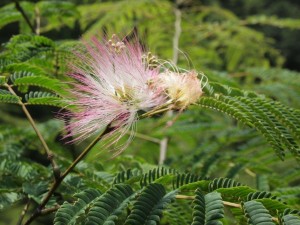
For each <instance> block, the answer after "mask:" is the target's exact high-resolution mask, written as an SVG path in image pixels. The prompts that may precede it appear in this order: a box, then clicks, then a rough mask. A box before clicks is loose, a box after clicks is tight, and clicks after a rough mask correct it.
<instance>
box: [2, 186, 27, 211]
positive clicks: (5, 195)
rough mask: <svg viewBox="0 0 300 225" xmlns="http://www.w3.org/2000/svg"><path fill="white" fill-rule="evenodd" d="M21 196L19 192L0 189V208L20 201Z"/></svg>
mask: <svg viewBox="0 0 300 225" xmlns="http://www.w3.org/2000/svg"><path fill="white" fill-rule="evenodd" d="M23 197H24V196H23V195H22V194H20V193H17V192H14V191H11V190H7V189H0V210H3V209H4V208H7V207H11V206H12V204H14V203H16V202H17V201H20V200H21V199H22V198H23Z"/></svg>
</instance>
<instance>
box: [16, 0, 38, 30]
mask: <svg viewBox="0 0 300 225" xmlns="http://www.w3.org/2000/svg"><path fill="white" fill-rule="evenodd" d="M15 7H16V9H17V10H18V11H19V12H20V13H21V15H22V16H23V18H24V20H25V21H26V23H27V24H28V26H29V27H30V29H31V31H32V33H35V32H36V30H35V29H34V27H33V25H32V23H31V22H30V20H29V18H28V16H27V15H26V13H25V11H24V9H23V8H22V6H21V5H20V3H19V2H18V1H17V0H15Z"/></svg>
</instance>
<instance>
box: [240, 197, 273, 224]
mask: <svg viewBox="0 0 300 225" xmlns="http://www.w3.org/2000/svg"><path fill="white" fill-rule="evenodd" d="M243 208H244V211H245V215H246V216H247V217H248V222H249V224H253V225H262V224H264V225H275V223H274V222H273V221H272V217H271V216H270V214H269V212H268V210H267V209H266V208H265V207H264V205H263V204H262V203H260V202H255V201H249V202H245V203H244V204H243Z"/></svg>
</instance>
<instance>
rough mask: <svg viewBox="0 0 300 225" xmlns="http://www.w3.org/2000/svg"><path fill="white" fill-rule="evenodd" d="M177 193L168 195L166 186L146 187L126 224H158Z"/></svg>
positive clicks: (151, 185)
mask: <svg viewBox="0 0 300 225" xmlns="http://www.w3.org/2000/svg"><path fill="white" fill-rule="evenodd" d="M176 192H177V191H172V192H169V193H166V191H165V188H164V186H163V185H161V184H150V185H149V186H147V187H145V189H144V190H143V191H142V192H141V194H140V196H139V197H138V198H137V200H136V202H135V203H134V205H133V208H132V211H131V213H130V214H129V216H128V218H127V219H126V221H125V224H126V225H140V224H153V225H154V224H158V223H159V221H160V218H161V216H162V210H163V209H165V208H166V207H167V205H168V204H169V203H170V202H171V201H173V200H174V199H175V195H176Z"/></svg>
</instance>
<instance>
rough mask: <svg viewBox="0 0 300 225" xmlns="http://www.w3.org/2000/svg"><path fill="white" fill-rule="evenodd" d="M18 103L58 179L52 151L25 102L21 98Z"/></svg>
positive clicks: (58, 171)
mask: <svg viewBox="0 0 300 225" xmlns="http://www.w3.org/2000/svg"><path fill="white" fill-rule="evenodd" d="M4 86H5V87H6V88H7V89H8V90H9V92H10V93H11V94H13V95H14V96H18V95H17V94H16V93H15V91H14V90H13V89H12V87H11V86H10V85H8V84H5V85H4ZM18 104H19V105H20V106H21V107H22V110H23V112H24V114H25V115H26V117H27V119H28V121H29V123H30V124H31V126H32V128H33V129H34V131H35V133H36V135H37V136H38V138H39V140H40V141H41V143H42V146H43V148H44V149H45V151H46V154H47V156H48V159H49V161H50V163H51V166H52V170H53V175H54V178H55V179H58V178H59V177H60V169H59V167H58V165H57V163H56V162H55V160H54V154H53V152H52V151H51V150H50V149H49V147H48V145H47V143H46V141H45V139H44V138H43V136H42V134H41V132H40V131H39V130H38V128H37V126H36V124H35V122H34V120H33V118H32V116H31V114H30V113H29V111H28V110H27V108H26V106H25V104H24V103H23V102H22V101H21V100H19V102H18Z"/></svg>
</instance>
